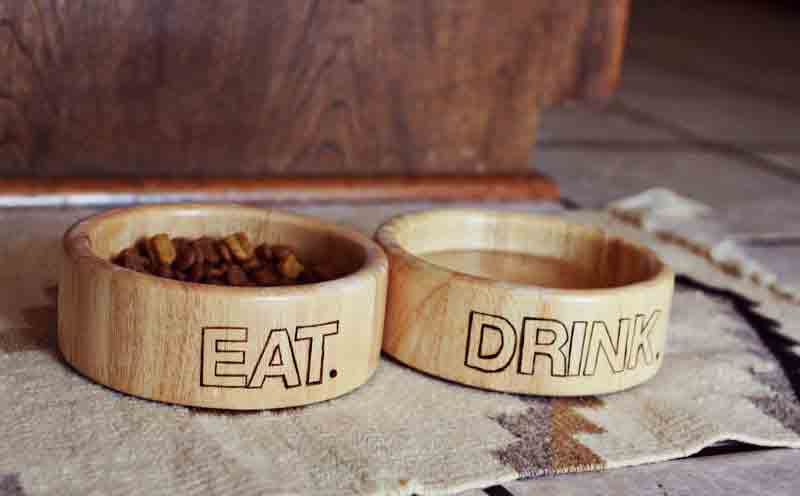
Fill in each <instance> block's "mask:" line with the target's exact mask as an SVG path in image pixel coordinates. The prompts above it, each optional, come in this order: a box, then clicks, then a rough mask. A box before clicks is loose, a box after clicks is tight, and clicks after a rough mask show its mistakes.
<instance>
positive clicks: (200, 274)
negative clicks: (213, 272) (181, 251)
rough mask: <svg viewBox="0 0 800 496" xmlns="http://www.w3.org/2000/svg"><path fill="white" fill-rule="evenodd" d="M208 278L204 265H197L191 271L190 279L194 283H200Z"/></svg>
mask: <svg viewBox="0 0 800 496" xmlns="http://www.w3.org/2000/svg"><path fill="white" fill-rule="evenodd" d="M205 276H206V266H205V264H202V263H195V264H194V265H192V268H191V269H190V270H189V277H188V279H189V280H190V281H192V282H200V281H201V280H203V278H204V277H205Z"/></svg>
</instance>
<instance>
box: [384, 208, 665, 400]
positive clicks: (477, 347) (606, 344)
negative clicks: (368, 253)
mask: <svg viewBox="0 0 800 496" xmlns="http://www.w3.org/2000/svg"><path fill="white" fill-rule="evenodd" d="M376 239H377V241H378V243H379V244H381V245H382V246H383V247H384V249H385V250H386V253H387V255H388V257H389V261H390V267H391V270H390V276H389V297H388V301H387V308H386V324H385V328H384V341H383V350H384V352H386V353H387V354H389V355H391V356H392V357H394V358H396V359H397V360H399V361H400V362H403V363H405V364H407V365H409V366H411V367H413V368H415V369H417V370H420V371H423V372H426V373H429V374H432V375H435V376H438V377H442V378H445V379H449V380H452V381H455V382H459V383H462V384H466V385H470V386H475V387H480V388H484V389H491V390H497V391H507V392H515V393H524V394H536V395H547V396H578V395H589V394H604V393H611V392H615V391H620V390H623V389H627V388H629V387H632V386H635V385H637V384H640V383H642V382H643V381H646V380H647V379H649V378H651V377H652V376H653V375H655V373H656V372H657V371H658V369H659V368H660V367H661V364H662V363H663V360H664V346H665V342H666V332H667V320H668V316H669V311H670V305H671V301H672V292H673V286H674V274H673V272H672V271H671V270H670V269H669V267H667V266H666V265H665V264H664V263H663V262H662V261H661V260H659V258H658V257H657V256H656V255H655V253H653V252H652V251H651V250H649V249H648V248H646V247H644V246H641V245H639V244H636V243H633V242H630V241H627V240H624V239H621V238H619V237H617V236H613V235H611V234H608V233H606V232H605V231H603V230H602V229H599V228H596V227H592V226H584V225H579V224H573V223H570V222H566V221H564V220H562V219H560V218H558V217H554V216H543V215H530V214H524V213H509V212H492V211H484V210H456V209H443V210H432V211H427V212H422V213H412V214H407V215H402V216H399V217H396V218H394V219H391V220H389V221H388V222H387V223H385V224H384V225H382V226H381V227H380V228H379V230H378V232H377V234H376Z"/></svg>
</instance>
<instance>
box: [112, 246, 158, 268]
mask: <svg viewBox="0 0 800 496" xmlns="http://www.w3.org/2000/svg"><path fill="white" fill-rule="evenodd" d="M116 263H118V264H120V265H122V266H123V267H125V268H128V269H131V270H135V271H136V272H147V269H148V267H149V265H150V261H149V260H148V259H147V258H145V257H143V256H141V255H140V254H139V250H138V249H136V248H127V249H125V250H123V251H122V253H120V254H119V256H118V257H117V262H116Z"/></svg>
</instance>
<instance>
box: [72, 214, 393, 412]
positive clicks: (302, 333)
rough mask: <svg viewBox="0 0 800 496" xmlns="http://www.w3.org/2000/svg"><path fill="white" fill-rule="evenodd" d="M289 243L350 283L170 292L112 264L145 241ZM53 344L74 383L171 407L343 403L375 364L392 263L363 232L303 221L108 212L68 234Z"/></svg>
mask: <svg viewBox="0 0 800 496" xmlns="http://www.w3.org/2000/svg"><path fill="white" fill-rule="evenodd" d="M237 231H244V232H246V233H248V234H249V235H250V237H251V239H253V241H254V242H259V243H261V242H267V243H270V244H290V245H292V246H294V247H295V248H296V250H297V252H298V254H299V255H300V257H301V258H302V259H305V260H309V261H312V262H314V261H323V260H324V261H327V262H330V263H333V264H334V266H338V267H339V268H340V269H342V270H344V271H348V272H349V275H346V276H344V277H341V278H338V279H334V280H331V281H327V282H322V283H317V284H306V285H301V286H282V287H268V288H249V287H225V286H214V285H208V284H198V283H189V282H180V281H176V280H172V279H166V278H161V277H157V276H153V275H150V274H143V273H139V272H135V271H133V270H129V269H126V268H124V267H120V266H118V265H114V264H112V263H111V262H110V261H109V259H110V257H111V256H112V255H114V254H116V253H118V252H119V251H120V250H121V249H123V248H125V247H127V246H130V245H131V244H132V243H134V242H135V241H136V240H137V239H139V238H140V237H142V236H145V235H153V234H156V233H159V232H167V233H169V234H171V235H174V236H186V237H190V238H191V237H198V236H202V235H209V236H222V235H227V234H230V233H232V232H237ZM64 250H65V256H64V260H63V264H62V273H61V281H60V284H59V291H58V298H59V301H58V309H59V314H58V345H59V348H60V349H61V352H62V353H63V355H64V358H65V359H66V360H67V362H69V363H70V364H71V365H73V366H74V367H75V368H76V369H77V370H79V371H80V372H81V373H83V374H85V375H87V376H88V377H90V378H92V379H94V380H95V381H97V382H99V383H101V384H105V385H106V386H109V387H111V388H113V389H116V390H119V391H123V392H126V393H130V394H133V395H136V396H141V397H143V398H149V399H154V400H159V401H165V402H169V403H178V404H183V405H193V406H202V407H211V408H226V409H237V410H250V409H263V408H279V407H288V406H296V405H304V404H307V403H313V402H317V401H321V400H326V399H329V398H333V397H336V396H339V395H342V394H344V393H346V392H348V391H351V390H353V389H354V388H356V387H358V386H360V385H362V384H363V383H364V382H366V381H367V380H368V379H369V378H370V376H371V375H372V373H373V372H374V370H375V367H376V366H377V365H378V360H379V356H380V346H381V333H382V330H383V318H384V308H385V297H386V281H387V273H388V263H387V259H386V256H385V255H384V253H383V251H382V250H381V249H380V247H378V246H377V245H376V244H375V243H374V242H372V241H371V240H369V239H368V238H366V237H365V236H363V235H361V234H359V233H357V232H354V231H351V230H349V229H345V228H343V227H339V226H336V225H333V224H329V223H326V222H322V221H319V220H316V219H314V218H312V217H307V216H300V215H294V214H287V213H282V212H278V211H275V210H268V209H260V208H250V207H240V206H199V205H184V206H175V205H173V206H146V207H137V208H132V209H122V210H112V211H109V212H105V213H103V214H99V215H97V216H94V217H92V218H90V219H88V220H86V221H83V222H80V223H78V224H76V225H75V226H73V227H72V228H71V229H70V230H69V231H68V232H67V233H66V234H65V236H64Z"/></svg>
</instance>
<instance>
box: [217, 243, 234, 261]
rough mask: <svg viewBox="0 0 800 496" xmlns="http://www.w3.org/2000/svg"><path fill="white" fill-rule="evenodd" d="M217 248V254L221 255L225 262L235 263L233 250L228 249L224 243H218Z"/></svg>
mask: <svg viewBox="0 0 800 496" xmlns="http://www.w3.org/2000/svg"><path fill="white" fill-rule="evenodd" d="M215 246H216V248H217V253H219V257H220V259H222V261H223V262H227V263H231V262H233V255H232V254H231V250H230V249H229V248H228V245H226V244H225V243H224V242H223V241H220V242H219V243H216V244H215Z"/></svg>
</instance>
